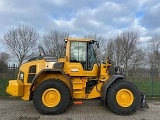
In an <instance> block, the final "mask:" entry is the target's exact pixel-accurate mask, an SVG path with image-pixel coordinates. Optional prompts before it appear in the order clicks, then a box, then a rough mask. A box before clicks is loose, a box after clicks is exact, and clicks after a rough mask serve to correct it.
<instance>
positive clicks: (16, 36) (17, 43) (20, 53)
mask: <svg viewBox="0 0 160 120" xmlns="http://www.w3.org/2000/svg"><path fill="white" fill-rule="evenodd" d="M38 38H39V34H38V33H37V32H36V31H35V30H34V29H33V28H31V27H29V26H24V25H23V26H19V27H17V28H12V29H10V30H9V31H8V32H7V33H6V34H4V37H3V41H4V45H5V46H6V47H7V48H8V50H9V51H10V52H11V53H12V54H13V55H14V56H15V57H16V58H17V59H18V65H19V66H20V65H21V64H22V63H23V62H24V61H25V60H27V59H29V58H30V57H31V56H32V55H33V52H34V49H35V47H36V42H37V40H38Z"/></svg>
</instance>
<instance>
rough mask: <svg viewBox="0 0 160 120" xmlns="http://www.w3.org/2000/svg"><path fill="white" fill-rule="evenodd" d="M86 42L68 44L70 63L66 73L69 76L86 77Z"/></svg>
mask: <svg viewBox="0 0 160 120" xmlns="http://www.w3.org/2000/svg"><path fill="white" fill-rule="evenodd" d="M86 69H87V42H85V41H84V42H79V41H71V42H70V61H69V63H68V66H67V71H68V74H69V75H70V76H87V71H86Z"/></svg>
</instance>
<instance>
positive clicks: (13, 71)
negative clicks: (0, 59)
mask: <svg viewBox="0 0 160 120" xmlns="http://www.w3.org/2000/svg"><path fill="white" fill-rule="evenodd" d="M17 71H18V67H17V66H15V65H13V66H8V67H0V96H6V95H8V94H7V93H6V88H7V86H8V81H9V80H12V79H16V77H17Z"/></svg>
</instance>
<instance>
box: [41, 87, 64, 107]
mask: <svg viewBox="0 0 160 120" xmlns="http://www.w3.org/2000/svg"><path fill="white" fill-rule="evenodd" d="M60 100H61V94H60V93H59V91H58V90H57V89H54V88H49V89H47V90H45V91H44V92H43V94H42V102H43V104H44V105H45V106H47V107H55V106H56V105H58V103H59V102H60Z"/></svg>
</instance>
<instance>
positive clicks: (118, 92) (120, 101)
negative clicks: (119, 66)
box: [106, 80, 141, 115]
mask: <svg viewBox="0 0 160 120" xmlns="http://www.w3.org/2000/svg"><path fill="white" fill-rule="evenodd" d="M106 104H107V106H108V107H109V109H110V110H111V111H113V112H114V113H116V114H119V115H130V114H133V113H134V112H136V110H137V109H138V108H139V107H140V104H141V94H140V91H139V90H138V88H137V87H136V86H135V85H134V84H132V83H131V82H129V81H125V80H118V81H116V82H115V83H113V84H112V85H111V86H110V87H109V89H108V91H107V96H106Z"/></svg>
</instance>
